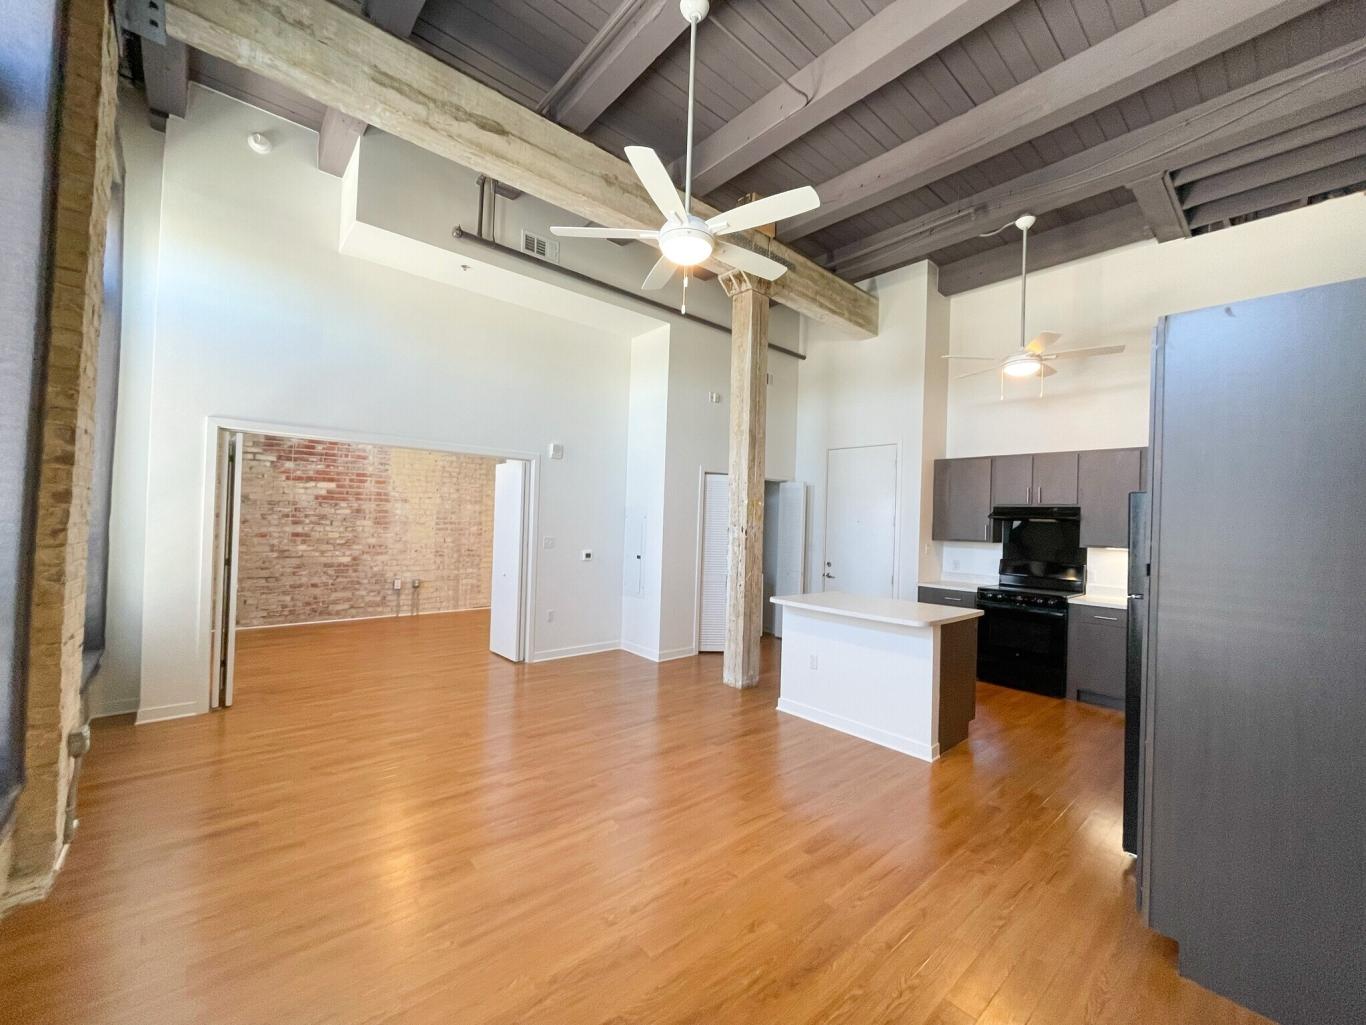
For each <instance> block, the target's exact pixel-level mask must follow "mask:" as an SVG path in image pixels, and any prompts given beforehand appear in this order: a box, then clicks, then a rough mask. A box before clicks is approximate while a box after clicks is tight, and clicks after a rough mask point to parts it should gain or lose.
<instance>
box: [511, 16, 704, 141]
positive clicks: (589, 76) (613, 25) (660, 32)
mask: <svg viewBox="0 0 1366 1025" xmlns="http://www.w3.org/2000/svg"><path fill="white" fill-rule="evenodd" d="M687 27H688V23H687V22H686V21H684V20H683V15H682V14H681V13H679V10H678V2H677V0H622V3H621V5H620V6H619V7H618V8H617V9H616V10H615V11H613V12H612V15H611V17H609V18H608V19H607V21H606V22H605V23H604V24H603V26H602V28H601V29H599V30H598V33H597V34H596V35H595V36H594V37H593V38H592V39H591V40H590V41H589V43H588V45H587V46H586V47H584V50H583V52H582V53H581V54H579V56H578V58H577V59H576V60H575V61H574V63H573V64H571V65H570V66H569V69H568V70H567V71H565V73H564V74H563V75H562V76H560V80H559V81H558V82H556V83H555V84H554V85H553V86H552V87H551V89H550V91H549V92H548V93H546V95H545V98H544V99H543V100H541V102H540V104H539V105H538V106H537V107H536V111H537V113H540V114H546V115H547V116H549V117H551V118H553V119H554V120H555V121H557V122H558V123H559V124H562V125H564V126H565V127H566V128H568V129H570V130H571V131H575V132H585V131H587V130H588V128H589V127H590V126H591V125H592V124H593V122H595V121H597V119H598V118H600V117H601V116H602V114H603V111H605V110H606V109H607V108H608V107H610V106H611V105H612V104H613V103H615V102H616V101H617V99H618V98H619V97H620V96H621V94H622V93H624V92H625V91H626V90H627V89H628V88H630V86H631V84H632V83H633V82H635V81H636V79H638V78H639V77H640V76H641V75H642V74H644V73H645V71H646V69H647V68H649V66H650V65H651V64H653V63H654V62H655V61H656V60H658V59H659V56H660V54H662V53H663V52H664V51H665V50H667V49H668V48H669V46H670V44H672V43H673V41H674V40H675V39H677V38H678V37H679V36H680V35H682V34H683V32H684V31H685V30H686V29H687Z"/></svg>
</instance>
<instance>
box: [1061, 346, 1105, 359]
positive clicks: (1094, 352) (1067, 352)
mask: <svg viewBox="0 0 1366 1025" xmlns="http://www.w3.org/2000/svg"><path fill="white" fill-rule="evenodd" d="M1123 351H1124V346H1122V345H1093V346H1092V347H1091V348H1089V349H1060V350H1058V351H1057V352H1050V353H1046V354H1045V355H1044V356H1043V358H1044V359H1071V358H1072V357H1074V356H1109V355H1112V354H1114V353H1116V352H1123Z"/></svg>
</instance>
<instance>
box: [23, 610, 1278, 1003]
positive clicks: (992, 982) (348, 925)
mask: <svg viewBox="0 0 1366 1025" xmlns="http://www.w3.org/2000/svg"><path fill="white" fill-rule="evenodd" d="M486 630H487V619H486V617H485V616H484V615H483V614H479V613H463V614H454V615H442V616H427V617H422V618H421V619H410V618H405V619H398V620H373V621H369V622H361V623H352V624H345V625H332V626H318V627H300V628H291V629H282V630H265V631H256V632H250V633H245V634H243V635H241V639H240V641H239V646H238V653H239V654H238V659H239V670H238V672H239V676H238V684H237V704H236V706H235V707H233V708H232V709H231V710H229V711H227V712H224V713H220V714H215V715H211V716H202V717H200V718H197V719H188V720H180V721H176V722H168V723H161V724H156V725H151V726H142V727H137V728H134V727H133V726H132V725H131V724H130V723H129V722H128V721H127V720H122V721H104V722H100V723H98V724H97V725H96V728H95V743H94V749H93V751H92V753H91V755H90V757H89V759H88V765H87V769H86V776H85V779H84V781H83V782H82V787H81V806H82V813H81V828H80V833H79V836H78V839H77V842H76V844H75V845H74V846H73V848H72V850H71V854H70V858H69V860H68V862H67V866H66V869H65V871H64V872H63V873H62V876H61V878H60V880H59V883H58V886H57V889H56V891H55V893H54V894H53V896H52V898H51V899H50V900H49V901H48V902H46V903H45V904H42V905H37V906H33V907H29V908H24V909H21V910H19V911H18V912H16V913H14V914H13V915H11V916H10V917H9V918H8V919H6V920H4V921H3V922H0V1020H3V1021H4V1022H7V1023H8V1022H23V1023H25V1025H44V1023H57V1022H62V1023H70V1022H83V1023H101V1025H103V1023H125V1022H127V1023H134V1022H136V1023H139V1025H151V1023H155V1025H175V1023H189V1022H196V1023H214V1025H229V1023H239V1022H240V1023H251V1025H258V1023H259V1025H266V1023H270V1025H310V1023H348V1025H350V1023H365V1025H380V1023H383V1025H398V1023H405V1025H406V1023H428V1022H430V1023H433V1025H436V1023H440V1025H589V1023H592V1025H598V1023H601V1025H609V1023H610V1025H626V1023H642V1025H644V1023H649V1025H672V1023H677V1025H682V1023H706V1025H731V1023H734V1025H755V1023H773V1025H802V1023H812V1025H816V1023H820V1025H837V1023H850V1025H855V1023H857V1025H870V1023H878V1022H898V1023H907V1025H911V1023H925V1025H930V1023H934V1025H967V1023H980V1025H988V1023H992V1025H999V1023H1006V1022H1014V1023H1035V1025H1069V1023H1074V1022H1075V1023H1082V1022H1085V1023H1096V1025H1100V1023H1130V1022H1132V1023H1137V1022H1142V1023H1192V1025H1195V1023H1199V1025H1207V1023H1223V1025H1232V1023H1250V1022H1260V1021H1262V1020H1263V1019H1260V1018H1257V1017H1256V1016H1255V1015H1252V1014H1250V1013H1249V1012H1246V1011H1242V1010H1240V1009H1238V1008H1235V1007H1234V1006H1233V1005H1232V1004H1229V1003H1228V1002H1226V1001H1224V1000H1222V999H1220V998H1218V997H1216V996H1214V995H1213V994H1210V993H1208V992H1206V991H1204V990H1202V989H1200V988H1199V987H1197V986H1195V985H1194V984H1192V983H1189V982H1186V981H1184V980H1182V979H1181V978H1180V977H1179V976H1178V975H1177V973H1176V971H1175V968H1174V961H1175V952H1174V949H1173V947H1172V945H1171V944H1170V943H1169V942H1167V941H1165V940H1163V939H1161V938H1160V937H1158V936H1156V935H1154V934H1152V933H1150V932H1148V931H1147V930H1146V929H1145V928H1144V927H1143V926H1142V925H1141V924H1140V922H1139V920H1138V918H1137V915H1136V914H1135V912H1134V911H1133V885H1132V881H1131V880H1130V879H1129V878H1128V859H1126V858H1125V856H1124V855H1123V854H1121V853H1120V851H1119V834H1120V774H1121V744H1122V736H1121V734H1122V730H1121V720H1120V717H1119V716H1118V715H1117V714H1116V713H1112V712H1108V711H1105V710H1102V709H1096V708H1090V707H1087V706H1082V705H1078V704H1075V703H1067V702H1062V701H1055V700H1051V699H1047V698H1039V697H1035V696H1032V695H1029V694H1024V693H1018V692H1014V691H1010V690H1006V689H1002V688H997V687H992V686H990V685H986V684H982V685H980V689H979V704H978V716H977V720H976V721H975V722H974V724H973V726H972V731H971V736H970V739H969V740H968V741H967V742H966V743H965V744H963V745H961V746H960V747H958V748H956V749H955V750H953V751H952V752H950V753H949V754H948V755H947V756H946V757H945V758H944V759H943V760H941V761H940V762H939V763H937V764H935V765H933V766H930V765H927V764H924V763H921V762H918V761H915V760H914V759H911V758H907V757H905V756H903V755H899V754H896V753H893V752H891V751H887V750H884V749H882V748H879V747H875V746H874V745H872V744H867V743H864V742H862V741H858V740H854V739H852V738H849V737H845V736H842V735H840V734H838V733H834V732H831V731H829V730H826V729H823V728H821V727H819V726H815V725H811V724H809V723H806V722H803V721H801V720H797V719H792V718H788V717H785V716H781V715H779V714H778V713H777V712H776V711H775V710H774V707H773V706H774V702H775V700H776V693H777V681H776V678H775V674H776V658H775V656H776V648H775V647H773V646H771V645H769V644H766V646H765V651H764V656H765V675H764V678H763V681H762V684H761V685H760V686H759V687H758V688H757V689H754V690H750V691H744V692H739V691H734V690H731V689H729V688H727V687H724V686H722V685H721V684H720V682H719V677H720V666H721V660H720V657H719V656H703V657H700V658H695V659H685V660H681V661H677V662H670V663H665V664H664V665H660V666H656V665H654V664H652V663H649V662H646V661H643V660H641V659H637V658H634V657H632V656H630V655H626V654H622V653H616V652H613V653H608V654H602V655H593V656H587V657H583V658H577V659H570V660H565V661H561V662H552V663H542V664H539V665H532V666H514V665H511V664H509V663H506V662H503V661H501V660H500V659H498V658H496V657H493V656H491V655H489V654H488V652H487V651H486V650H485V649H486V644H485V638H486Z"/></svg>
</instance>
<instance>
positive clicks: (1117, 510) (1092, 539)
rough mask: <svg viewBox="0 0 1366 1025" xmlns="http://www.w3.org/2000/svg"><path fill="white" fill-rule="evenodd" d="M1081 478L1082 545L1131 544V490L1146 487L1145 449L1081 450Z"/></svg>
mask: <svg viewBox="0 0 1366 1025" xmlns="http://www.w3.org/2000/svg"><path fill="white" fill-rule="evenodd" d="M1077 480H1078V483H1077V498H1078V504H1079V505H1080V506H1081V543H1082V546H1083V547H1085V548H1127V547H1128V546H1129V492H1131V491H1142V490H1143V449H1141V448H1111V449H1101V450H1100V451H1098V452H1081V453H1079V454H1078V461H1077Z"/></svg>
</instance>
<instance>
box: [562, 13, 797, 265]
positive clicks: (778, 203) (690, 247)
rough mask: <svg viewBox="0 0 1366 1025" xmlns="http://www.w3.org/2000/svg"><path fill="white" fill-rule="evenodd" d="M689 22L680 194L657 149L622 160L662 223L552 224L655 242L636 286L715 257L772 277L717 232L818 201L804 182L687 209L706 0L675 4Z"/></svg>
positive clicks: (566, 232)
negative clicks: (730, 204) (652, 259)
mask: <svg viewBox="0 0 1366 1025" xmlns="http://www.w3.org/2000/svg"><path fill="white" fill-rule="evenodd" d="M678 7H679V10H680V11H681V12H682V13H683V17H684V18H686V19H687V21H688V26H689V44H688V46H689V48H688V141H687V151H686V153H685V155H684V166H685V169H684V182H683V196H682V197H680V196H679V195H678V189H677V188H675V187H674V183H673V181H672V179H670V177H669V171H668V168H666V167H665V166H664V161H662V160H660V159H659V154H657V153H656V152H655V151H654V150H652V149H650V148H649V147H648V146H627V147H626V159H627V160H629V161H630V162H631V167H632V168H634V170H635V172H636V176H637V177H639V178H640V183H641V184H642V185H644V186H645V191H646V192H648V193H649V194H650V198H651V199H652V200H654V204H655V206H657V207H658V208H659V212H660V213H662V214H663V215H664V223H663V224H662V225H661V226H660V227H659V228H656V229H653V230H645V229H638V228H593V227H586V228H576V227H553V228H551V229H550V230H551V231H552V232H554V233H555V234H556V235H563V236H567V237H570V238H607V239H633V240H639V241H641V242H649V243H651V244H652V245H657V246H658V247H659V250H660V252H661V253H662V254H663V255H662V256H660V258H659V261H658V262H657V263H656V264H655V265H654V267H652V268H651V269H650V273H649V274H647V275H646V276H645V280H644V281H643V282H642V283H641V286H640V287H641V288H643V289H647V290H651V289H658V288H663V287H664V286H665V285H666V284H668V283H669V279H670V278H672V277H673V274H674V270H675V269H677V268H679V267H682V268H683V271H684V278H683V287H684V288H687V285H688V271H689V269H690V268H692V267H695V266H697V265H698V264H700V263H703V262H704V261H706V260H707V259H709V258H711V257H715V258H716V259H717V260H719V261H720V262H721V263H724V264H726V265H728V266H730V267H733V268H735V269H736V270H741V271H745V272H746V273H749V274H753V275H755V276H756V277H760V278H764V279H766V280H768V281H774V280H776V279H777V278H779V277H781V276H782V274H783V273H784V272H785V271H786V270H787V267H785V266H784V265H783V264H781V263H779V262H778V261H777V260H773V259H770V258H769V257H767V256H764V255H763V254H761V253H756V252H753V251H751V250H749V249H745V248H743V247H741V246H737V245H734V244H732V243H730V242H726V241H723V240H722V237H721V236H723V235H730V234H733V233H735V232H737V231H745V230H747V229H749V228H757V227H759V226H760V225H762V224H772V223H773V222H774V221H777V220H781V219H782V218H784V217H793V216H795V215H796V214H800V213H805V212H806V211H808V210H814V209H815V208H816V207H818V206H820V197H819V196H817V195H816V190H815V189H813V188H812V187H811V186H809V185H805V186H803V187H801V188H799V189H791V190H789V191H787V192H780V193H779V194H778V195H776V196H768V197H767V198H765V199H759V200H755V201H754V202H753V203H746V204H744V205H743V206H737V207H735V208H734V209H733V210H727V211H726V212H725V213H720V214H717V215H716V216H715V217H712V218H709V219H708V220H705V221H704V220H703V219H702V218H700V217H698V216H696V215H695V214H693V212H692V124H693V80H694V77H695V75H696V69H697V25H698V22H700V21H701V20H702V19H703V18H705V17H706V16H707V11H708V9H709V4H708V0H681V2H680V3H679V5H678Z"/></svg>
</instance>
